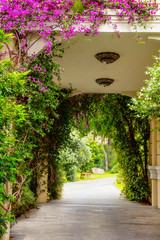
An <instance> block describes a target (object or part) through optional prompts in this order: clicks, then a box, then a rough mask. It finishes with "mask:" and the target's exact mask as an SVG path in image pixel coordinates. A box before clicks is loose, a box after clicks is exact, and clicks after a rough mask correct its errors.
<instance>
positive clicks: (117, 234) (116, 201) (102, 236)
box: [11, 178, 160, 240]
mask: <svg viewBox="0 0 160 240" xmlns="http://www.w3.org/2000/svg"><path fill="white" fill-rule="evenodd" d="M114 181H115V178H106V179H98V180H89V181H84V182H75V183H67V184H65V186H64V194H63V199H61V200H54V201H51V202H49V203H47V204H42V205H41V208H40V209H38V210H36V209H34V210H32V211H31V212H30V214H29V218H25V217H21V218H20V219H19V220H18V224H15V225H14V226H13V227H12V230H11V236H13V237H14V238H15V240H133V239H136V240H160V209H156V208H153V207H151V206H145V205H141V204H138V203H135V202H129V201H127V200H125V199H121V198H120V196H119V195H120V191H119V189H117V188H116V187H115V186H114V185H113V182H114Z"/></svg>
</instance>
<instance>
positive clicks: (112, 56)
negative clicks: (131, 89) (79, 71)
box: [95, 52, 120, 64]
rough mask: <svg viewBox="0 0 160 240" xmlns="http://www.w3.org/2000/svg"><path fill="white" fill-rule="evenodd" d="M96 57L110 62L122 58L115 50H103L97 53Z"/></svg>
mask: <svg viewBox="0 0 160 240" xmlns="http://www.w3.org/2000/svg"><path fill="white" fill-rule="evenodd" d="M95 57H96V58H97V60H99V61H100V62H102V63H105V64H109V63H113V62H115V61H116V60H118V59H119V58H120V55H119V54H118V53H114V52H101V53H97V54H96V55H95Z"/></svg>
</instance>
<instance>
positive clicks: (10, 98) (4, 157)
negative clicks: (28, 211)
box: [0, 60, 27, 237]
mask: <svg viewBox="0 0 160 240" xmlns="http://www.w3.org/2000/svg"><path fill="white" fill-rule="evenodd" d="M26 74H27V73H25V72H21V73H19V72H17V71H15V70H12V62H11V61H10V60H4V61H1V62H0V237H2V235H3V233H4V232H5V229H7V222H8V221H13V216H12V213H11V212H10V209H11V202H12V200H13V196H12V195H11V194H10V193H9V192H8V190H7V188H6V186H7V184H13V183H14V182H16V176H17V174H18V166H19V164H20V162H21V161H22V158H21V155H20V153H19V152H18V151H17V149H15V143H16V141H18V140H19V139H18V134H17V131H16V127H17V125H19V126H22V125H23V123H24V122H25V118H26V116H27V115H26V112H25V109H24V107H23V106H22V105H21V104H20V103H17V95H19V93H20V92H21V93H23V91H24V83H25V78H26ZM14 195H15V196H16V195H17V192H15V193H14ZM6 202H7V203H6Z"/></svg>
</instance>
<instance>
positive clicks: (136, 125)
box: [70, 94, 149, 201]
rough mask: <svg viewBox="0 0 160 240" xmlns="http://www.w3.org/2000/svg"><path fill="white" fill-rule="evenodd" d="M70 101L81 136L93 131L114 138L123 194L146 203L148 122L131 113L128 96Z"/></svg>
mask: <svg viewBox="0 0 160 240" xmlns="http://www.w3.org/2000/svg"><path fill="white" fill-rule="evenodd" d="M70 101H71V104H72V106H73V107H74V108H75V126H77V128H78V129H79V131H81V133H82V134H84V133H85V134H88V133H89V132H90V131H92V130H94V132H95V133H97V135H101V136H105V137H110V138H111V139H113V145H114V148H115V150H116V153H117V159H118V162H119V165H120V168H121V169H122V175H123V182H124V184H125V188H124V189H123V193H124V195H125V196H126V197H127V198H128V199H130V200H136V201H147V200H148V197H149V187H148V174H147V164H148V139H149V124H148V119H147V118H143V119H142V118H141V117H139V116H138V115H137V112H136V111H133V110H130V108H129V103H130V102H131V98H130V97H127V96H121V95H118V94H115V95H112V94H111V95H96V94H93V95H87V94H85V95H79V96H75V97H74V98H72V99H70ZM76 108H77V111H76Z"/></svg>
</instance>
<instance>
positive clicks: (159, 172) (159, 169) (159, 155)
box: [157, 122, 160, 208]
mask: <svg viewBox="0 0 160 240" xmlns="http://www.w3.org/2000/svg"><path fill="white" fill-rule="evenodd" d="M157 126H158V127H160V123H159V122H157ZM157 178H158V180H157V181H158V184H157V185H158V186H157V187H158V208H160V132H159V131H157Z"/></svg>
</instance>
